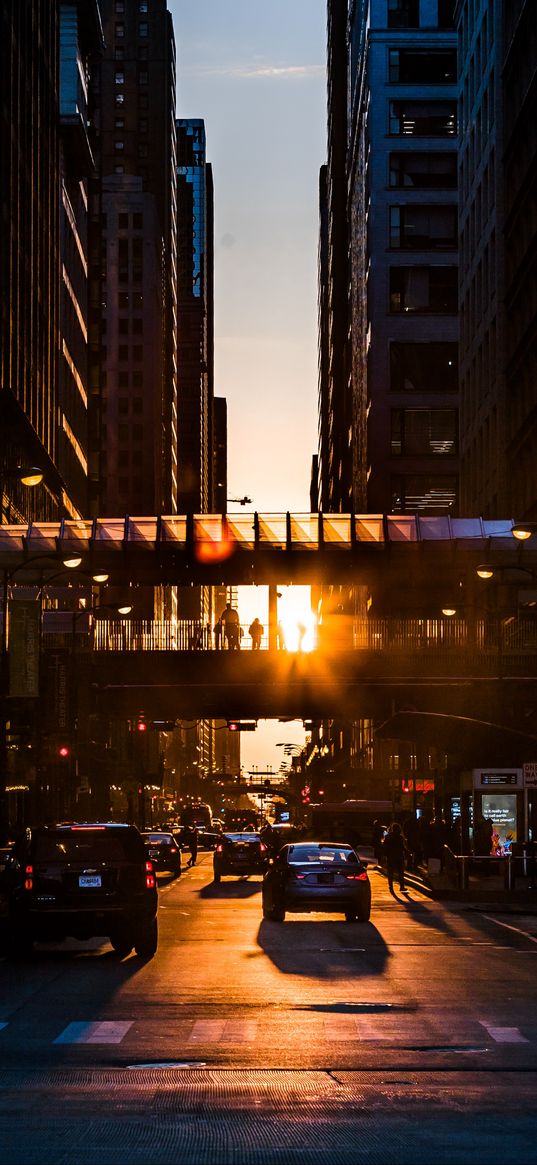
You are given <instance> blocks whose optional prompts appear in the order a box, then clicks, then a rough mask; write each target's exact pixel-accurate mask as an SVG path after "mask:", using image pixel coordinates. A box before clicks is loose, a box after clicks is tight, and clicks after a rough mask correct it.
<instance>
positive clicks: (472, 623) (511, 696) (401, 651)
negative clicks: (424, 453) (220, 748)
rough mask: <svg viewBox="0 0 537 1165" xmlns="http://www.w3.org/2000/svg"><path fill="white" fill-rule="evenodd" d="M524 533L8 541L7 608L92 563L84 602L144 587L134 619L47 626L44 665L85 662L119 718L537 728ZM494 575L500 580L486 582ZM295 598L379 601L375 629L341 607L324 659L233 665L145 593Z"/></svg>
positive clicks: (13, 532)
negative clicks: (439, 721)
mask: <svg viewBox="0 0 537 1165" xmlns="http://www.w3.org/2000/svg"><path fill="white" fill-rule="evenodd" d="M514 526H515V522H514V520H513V519H505V520H493V521H489V520H485V519H481V518H449V517H419V516H409V515H379V514H377V515H375V514H368V515H352V514H347V515H341V514H334V515H318V514H291V513H287V514H281V515H263V514H257V513H255V514H249V515H248V514H243V513H241V514H239V515H228V516H222V515H210V514H209V515H208V514H205V515H194V516H171V517H165V516H163V517H141V518H132V517H126V518H113V519H93V520H91V521H90V520H88V521H74V520H64V521H62V522H61V523H34V524H32V525H30V526H29V527H21V526H9V525H5V526H1V527H0V571H1V572H2V574H3V583H4V603H5V604H6V603H8V602H10V601H11V603H12V602H13V601H15V599H16V598H17V595H18V594H21V593H24V594H28V593H29V592H28V588H32V587H33V588H37V589H39V591H40V592H41V593H42V591H43V588H47V593H48V594H49V595H50V594H51V593H52V591H51V587H52V586H53V585H54V584H55V585H56V586H60V585H61V586H62V588H63V587H64V586H65V574H66V573H67V568H66V567H64V565H63V564H64V563H65V561H66V560H70V561H71V562H72V561H73V560H74V559H75V558H76V559H79V560H80V562H79V566H78V567H77V568H76V569H74V570H71V571H70V576H69V583H70V587H71V588H73V587H75V588H76V587H80V588H81V590H82V589H83V588H85V592H86V593H87V591H88V580H89V579H91V578H92V577H94V576H95V575H99V574H101V575H103V574H107V575H108V576H109V585H110V586H112V585H113V587H114V588H120V589H122V590H124V589H125V588H128V589H129V595H130V596H133V613H132V617H129V618H127V619H125V620H122V621H119V620H116V619H114V620H109V619H103V618H102V614H103V612H101V617H100V618H97V617H96V616H95V612H93V613H92V612H91V611H90V612H88V613H87V619H85V620H84V623H83V622H82V620H81V619H79V615H80V614H81V612H79V611H78V610H77V611H75V612H73V611H70V612H66V613H63V612H54V613H51V612H48V611H47V612H45V617H44V620H43V623H42V628H43V633H42V648H43V651H44V652H45V653H46V652H54V651H55V650H59V649H61V648H64V649H66V650H68V651H70V652H71V653H72V654H73V653H74V654H76V658H77V674H78V677H79V680H80V682H83V679H84V678H85V680H86V681H87V683H88V684H89V685H90V686H91V690H92V692H93V693H94V694H95V698H96V701H97V706H98V707H99V708H100V709H102V711H103V712H104V711H106V713H107V714H109V715H117V716H127V717H130V716H135V715H136V714H137V713H138V711H139V710H140V708H143V709H144V711H145V712H146V714H147V715H148V716H152V717H155V718H157V717H159V716H163V717H166V718H170V717H175V718H178V719H183V718H189V717H192V716H195V717H208V718H220V717H222V718H232V717H245V718H246V717H255V718H262V717H295V716H297V717H301V718H319V717H338V718H342V717H345V718H346V717H350V718H353V719H355V718H361V717H364V718H365V717H373V718H375V719H379V718H384V717H385V716H389V715H390V714H391V713H393V712H394V711H396V712H397V711H400V710H401V709H405V708H406V709H410V710H412V711H414V712H422V711H438V710H439V709H441V710H442V711H443V712H447V713H451V714H454V715H466V716H468V715H472V716H475V717H478V718H480V719H484V720H487V721H493V720H494V721H495V722H496V723H500V722H506V723H507V722H510V723H513V722H514V721H513V718H514V717H515V716H516V715H517V714H518V715H519V716H520V715H523V716H526V718H527V720H528V723H531V724H533V723H534V722H535V723H536V724H537V721H535V719H534V713H533V707H534V703H536V702H537V688H536V686H535V681H536V678H537V623H534V621H533V618H532V616H531V611H532V607H531V605H530V606H527V607H525V608H524V611H523V610H522V608H521V607H520V606H519V602H520V598H521V595H523V597H524V598H525V599H526V600H527V602H528V603H529V604H531V603H532V602H534V601H537V592H536V593H535V595H534V597H532V595H533V591H532V585H534V584H535V579H536V578H537V548H536V547H535V546H534V543H536V542H537V538H529V539H528V541H527V542H519V541H517V539H516V538H514V537H513V528H514ZM483 563H489V564H491V566H493V568H494V570H495V572H496V579H497V580H499V582H497V581H496V579H495V580H493V581H492V582H488V583H485V584H483V583H482V582H481V580H479V579H478V578H477V576H476V569H477V567H478V566H479V565H481V564H483ZM60 577H61V578H62V582H61V584H60V582H59V579H60ZM289 584H295V585H296V584H301V585H310V586H313V587H319V586H321V585H323V586H328V587H330V588H350V587H353V588H363V591H362V592H361V594H362V599H363V602H364V607H363V609H364V610H365V601H366V598H367V597H372V600H373V602H372V606H371V608H370V613H369V614H361V615H359V614H356V613H352V614H351V613H349V609H348V607H345V605H344V609H343V612H341V611H338V610H335V609H333V608H329V609H327V608H325V610H324V612H323V615H322V622H321V623H320V625H319V627H318V629H317V644H316V647H315V649H314V650H313V651H312V652H310V653H303V652H297V653H292V652H285V651H279V650H275V644H274V642H271V641H270V639H269V644H268V646H267V649H266V650H261V651H259V652H253V651H249V650H247V649H246V648H244V647H243V649H242V650H240V651H237V652H234V651H225V650H217V649H216V646H215V644H214V639H213V637H212V634H211V631H210V629H209V630H208V629H207V628H205V629H202V630H203V635H202V636H201V637H200V635H199V633H198V630H199V629H196V627H195V626H194V625H189V624H188V623H180V622H179V623H178V622H169V623H162V622H157V621H155V620H141V619H139V618H137V617H136V588H139V587H145V588H151V587H154V588H156V587H190V586H204V587H211V586H220V587H222V586H250V585H252V586H253V585H256V586H268V587H269V588H274V587H278V586H286V585H289ZM19 588H23V590H22V589H21V590H19ZM478 588H481V589H478ZM70 593H71V594H72V590H71V592H70ZM443 609H445V610H447V609H452V610H454V611H455V614H454V615H452V616H447V615H446V616H444V615H442V610H443ZM355 611H356V608H355ZM62 620H63V622H62ZM246 642H249V641H246ZM244 643H245V640H243V644H244ZM4 647H5V649H6V650H7V648H8V641H7V639H6V638H5V639H4ZM536 710H537V709H536ZM536 733H537V730H536Z"/></svg>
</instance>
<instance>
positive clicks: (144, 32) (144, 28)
mask: <svg viewBox="0 0 537 1165" xmlns="http://www.w3.org/2000/svg"><path fill="white" fill-rule="evenodd" d="M148 35H149V25H148V24H147V23H146V21H145V20H144V21H142V22H141V23H140V24H139V25H138V36H139V37H140V38H142V37H146V36H148Z"/></svg>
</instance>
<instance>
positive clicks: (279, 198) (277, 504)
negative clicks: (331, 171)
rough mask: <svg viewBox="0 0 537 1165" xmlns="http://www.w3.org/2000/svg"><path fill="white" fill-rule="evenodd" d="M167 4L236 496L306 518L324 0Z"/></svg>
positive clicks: (294, 727) (269, 739)
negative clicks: (200, 129)
mask: <svg viewBox="0 0 537 1165" xmlns="http://www.w3.org/2000/svg"><path fill="white" fill-rule="evenodd" d="M168 8H169V10H170V11H171V13H172V17H173V24H174V31H175V40H176V48H177V113H178V116H180V117H201V118H203V119H204V121H205V131H206V138H207V159H208V161H210V162H211V164H212V167H213V178H214V197H215V273H214V274H215V393H216V395H217V396H225V397H226V399H227V408H228V487H229V496H230V498H231V497H237V498H238V497H242V496H244V495H247V496H248V497H250V498H251V499H252V506H251V508H252V509H256V510H258V511H259V512H261V513H280V512H282V511H284V510H291V511H295V512H297V513H300V512H302V513H303V512H309V509H310V503H309V487H310V476H311V458H312V454H313V453H314V452H316V450H317V252H318V228H319V211H318V188H319V168H320V166H321V165H322V164H323V162H324V161H325V160H326V75H325V60H326V4H325V0H168ZM228 508H229V510H230V512H232V511H233V508H234V506H233V503H232V502H229V505H228ZM235 508H236V509H238V508H239V507H238V506H235ZM249 508H250V507H248V509H249ZM262 589H263V588H260V590H262ZM250 590H251V588H250ZM294 591H295V592H297V593H295V594H294V595H288V594H286V595H285V599H283V598H282V600H281V602H282V609H283V608H285V609H284V610H283V614H285V613H286V610H289V611H290V612H292V611H293V609H295V610H297V611H300V604H301V603H302V604H303V611H304V612H305V614H306V615H307V613H308V598H307V593H306V590H305V588H294ZM298 592H301V593H300V594H298ZM257 599H258V600H259V601H258V602H257ZM256 604H257V605H256ZM239 606H240V616H241V620H242V621H245V620H249V619H251V618H253V616H254V615H256V614H257V615H259V616H260V618H261V620H262V622H263V623H264V624H265V627H266V621H267V612H266V596H265V595H262V594H261V593H259V595H258V596H257V597H256V596H255V594H254V593H251V594H250V596H247V595H245V593H244V591H242V592H241V596H240V604H239ZM302 618H303V621H304V622H307V618H304V617H302ZM303 741H304V729H303V726H302V722H301V721H299V722H297V721H294V722H291V723H287V724H285V723H284V724H281V723H278V722H277V721H260V723H259V726H258V729H257V731H256V732H255V733H245V734H243V735H242V737H241V757H242V762H243V765H244V767H245V769H246V770H249V769H251V768H253V767H254V766H255V765H257V767H258V768H263V767H265V766H268V765H269V764H272V766H273V768H274V769H275V770H276V769H277V768H278V765H279V763H280V760H283V759H284V758H283V748H277V747H276V745H278V744H283V743H295V742H299V743H303Z"/></svg>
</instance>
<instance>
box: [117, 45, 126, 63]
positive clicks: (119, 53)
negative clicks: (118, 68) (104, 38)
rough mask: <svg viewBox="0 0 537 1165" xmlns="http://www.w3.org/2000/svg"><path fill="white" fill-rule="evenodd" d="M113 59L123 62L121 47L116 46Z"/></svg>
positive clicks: (123, 52)
mask: <svg viewBox="0 0 537 1165" xmlns="http://www.w3.org/2000/svg"><path fill="white" fill-rule="evenodd" d="M114 59H115V60H116V61H124V60H125V49H124V48H123V45H116V47H115V49H114Z"/></svg>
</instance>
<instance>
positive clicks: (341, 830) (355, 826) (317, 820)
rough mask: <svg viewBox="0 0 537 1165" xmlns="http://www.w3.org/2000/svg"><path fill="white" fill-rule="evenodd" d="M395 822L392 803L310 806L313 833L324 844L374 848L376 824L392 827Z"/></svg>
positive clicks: (340, 803) (333, 802) (342, 803)
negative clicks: (373, 835) (334, 842)
mask: <svg viewBox="0 0 537 1165" xmlns="http://www.w3.org/2000/svg"><path fill="white" fill-rule="evenodd" d="M393 819H394V812H393V805H392V802H391V801H368V800H363V801H328V802H327V803H326V804H317V805H310V813H309V822H308V826H309V830H308V831H309V832H310V833H311V835H312V836H314V837H315V838H318V839H319V840H320V841H324V840H326V841H342V842H347V843H348V844H349V845H353V846H357V845H366V846H372V845H373V838H372V830H373V822H374V821H380V822H382V824H383V825H389V824H390V822H391V821H393Z"/></svg>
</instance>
